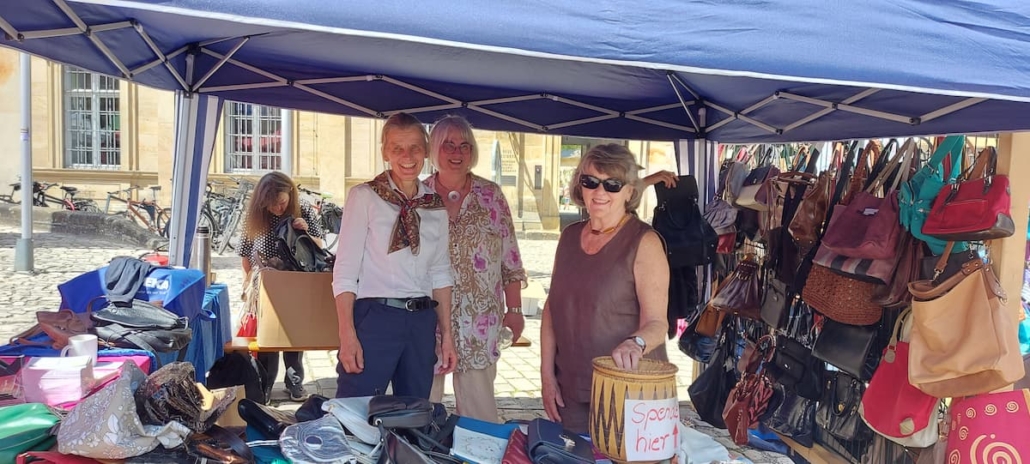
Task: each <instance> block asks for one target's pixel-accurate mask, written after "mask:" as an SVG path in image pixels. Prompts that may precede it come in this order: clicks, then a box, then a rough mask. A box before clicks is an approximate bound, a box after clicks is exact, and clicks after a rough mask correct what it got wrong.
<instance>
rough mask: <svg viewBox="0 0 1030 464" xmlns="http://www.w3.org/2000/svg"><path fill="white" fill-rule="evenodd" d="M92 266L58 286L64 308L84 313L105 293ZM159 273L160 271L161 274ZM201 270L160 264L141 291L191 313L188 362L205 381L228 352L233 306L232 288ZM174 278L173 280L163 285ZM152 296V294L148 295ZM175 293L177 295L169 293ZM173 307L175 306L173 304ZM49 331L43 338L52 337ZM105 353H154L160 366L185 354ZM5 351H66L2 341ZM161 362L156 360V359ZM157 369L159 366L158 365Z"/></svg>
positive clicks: (121, 352) (52, 353) (124, 351)
mask: <svg viewBox="0 0 1030 464" xmlns="http://www.w3.org/2000/svg"><path fill="white" fill-rule="evenodd" d="M102 271H103V270H102V269H101V270H100V271H91V272H87V273H85V274H82V275H80V276H78V277H76V278H74V279H72V280H70V281H68V282H66V283H64V284H61V285H60V286H59V287H58V288H59V289H60V291H61V296H62V299H63V302H62V305H61V306H62V307H64V308H69V309H71V310H73V311H76V312H83V311H85V310H86V306H87V304H88V303H89V301H90V300H92V299H93V298H95V297H96V296H99V295H103V294H104V290H103V283H102V282H103V273H102ZM155 273H156V274H155ZM199 273H200V271H197V270H195V269H155V270H153V271H151V274H148V277H152V276H155V275H156V276H155V277H154V280H151V281H150V283H151V284H154V285H147V286H145V287H144V288H143V289H141V290H140V292H141V293H142V292H144V291H147V290H150V291H151V293H149V294H148V295H141V296H142V297H143V298H142V299H147V300H150V301H156V300H158V299H162V298H168V299H164V300H163V301H164V302H165V303H166V304H167V305H166V308H168V309H169V310H170V311H172V312H175V313H177V314H179V315H182V316H185V317H188V318H189V320H190V322H189V323H190V327H192V328H193V339H192V340H191V341H190V344H189V346H187V348H186V357H185V358H184V359H183V360H184V361H186V362H189V363H191V364H193V366H194V368H195V369H196V371H197V381H198V382H203V381H204V380H205V379H206V377H207V371H208V369H210V368H211V366H212V365H213V364H214V363H215V361H216V360H218V358H221V357H222V354H223V353H224V347H225V343H226V342H228V341H230V340H232V320H231V318H232V314H231V312H230V308H229V289H228V286H227V285H225V284H212V285H211V287H210V288H206V289H205V288H204V281H203V278H202V277H203V275H202V274H201V279H199V280H197V279H196V276H197V274H199ZM161 282H168V283H169V284H170V285H164V284H161ZM148 296H149V297H148ZM169 296H170V297H171V298H169ZM169 306H171V307H169ZM47 340H49V337H47V336H46V335H45V334H44V335H42V336H40V337H38V338H37V341H44V342H45V341H47ZM101 353H102V354H110V355H119V356H133V355H141V354H144V355H149V356H150V358H151V360H152V361H156V364H157V365H161V366H163V365H165V364H167V363H170V362H174V361H175V360H176V359H178V356H179V353H178V352H172V353H158V354H157V356H156V357H155V356H154V355H153V354H151V353H150V352H148V351H144V350H128V349H117V350H101ZM0 354H5V355H17V354H24V355H26V356H60V351H58V350H54V349H52V348H48V347H42V346H26V345H5V346H0ZM151 365H152V366H155V362H151ZM155 368H156V366H155Z"/></svg>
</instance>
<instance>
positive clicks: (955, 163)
mask: <svg viewBox="0 0 1030 464" xmlns="http://www.w3.org/2000/svg"><path fill="white" fill-rule="evenodd" d="M965 141H966V136H964V135H949V136H947V137H945V138H944V140H943V141H942V142H941V143H939V144H938V145H937V149H936V150H934V152H933V155H931V156H930V160H929V161H927V162H926V164H925V165H924V166H923V168H925V169H929V170H931V171H933V172H938V171H944V169H945V166H944V161H945V159H948V160H949V162H950V170H949V172H948V174H947V175H946V176H942V177H943V179H944V182H945V183H948V184H950V183H953V182H955V179H957V178H958V176H959V174H960V173H961V170H962V167H961V165H962V158H963V156H962V153H963V149H964V148H965Z"/></svg>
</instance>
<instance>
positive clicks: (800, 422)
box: [765, 382, 821, 448]
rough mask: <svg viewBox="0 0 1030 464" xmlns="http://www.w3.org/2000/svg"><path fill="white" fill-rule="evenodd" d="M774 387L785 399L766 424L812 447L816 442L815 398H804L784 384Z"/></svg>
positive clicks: (801, 443) (807, 446) (805, 445)
mask: <svg viewBox="0 0 1030 464" xmlns="http://www.w3.org/2000/svg"><path fill="white" fill-rule="evenodd" d="M820 383H821V382H820ZM774 388H775V389H776V390H779V391H781V392H782V395H783V401H782V402H781V403H780V405H779V407H778V408H776V410H775V411H773V413H772V415H771V417H769V419H768V420H766V421H765V425H766V426H767V427H769V428H770V429H772V430H774V431H776V432H779V433H781V434H783V435H786V436H788V437H790V438H791V439H792V440H794V441H796V442H798V444H800V445H802V446H804V447H806V448H811V447H812V445H813V444H814V443H815V411H816V402H815V400H810V399H807V398H802V397H801V396H798V395H797V394H796V393H793V392H791V391H789V390H787V389H785V388H784V387H783V386H782V385H777V386H775V387H774Z"/></svg>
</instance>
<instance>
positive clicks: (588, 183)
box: [579, 174, 626, 193]
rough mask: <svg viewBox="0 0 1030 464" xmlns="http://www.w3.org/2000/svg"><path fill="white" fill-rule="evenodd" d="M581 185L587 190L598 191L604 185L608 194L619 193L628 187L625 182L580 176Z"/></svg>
mask: <svg viewBox="0 0 1030 464" xmlns="http://www.w3.org/2000/svg"><path fill="white" fill-rule="evenodd" d="M579 185H581V186H582V187H583V188H585V189H590V190H593V189H596V188H597V187H598V186H600V185H604V191H605V192H608V193H619V192H620V191H622V187H625V186H626V183H625V182H624V181H621V180H619V179H614V178H611V177H609V178H607V179H605V180H601V179H598V178H596V177H594V176H590V175H586V174H581V175H580V176H579Z"/></svg>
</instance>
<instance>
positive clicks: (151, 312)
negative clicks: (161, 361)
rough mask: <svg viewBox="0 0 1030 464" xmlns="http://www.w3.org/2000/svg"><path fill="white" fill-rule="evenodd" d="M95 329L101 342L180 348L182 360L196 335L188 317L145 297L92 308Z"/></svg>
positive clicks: (157, 348)
mask: <svg viewBox="0 0 1030 464" xmlns="http://www.w3.org/2000/svg"><path fill="white" fill-rule="evenodd" d="M90 317H91V318H92V319H93V323H94V324H93V325H94V327H93V329H91V330H92V331H93V332H94V333H95V334H96V336H97V339H98V340H99V341H100V343H101V344H104V345H108V346H116V347H121V348H134V349H143V350H147V351H150V352H152V353H166V352H170V351H179V358H180V359H179V360H182V358H183V357H184V356H185V354H186V353H185V349H184V348H186V347H187V345H189V343H190V340H191V339H192V338H193V330H192V329H190V328H189V320H188V319H186V318H185V317H179V316H178V315H176V314H175V313H173V312H171V311H169V310H167V309H164V308H161V307H159V306H155V305H153V304H150V303H148V302H146V301H143V300H132V301H131V302H129V303H128V304H125V303H112V304H108V305H107V307H105V308H104V309H101V310H100V311H95V312H93V313H92V314H91V315H90Z"/></svg>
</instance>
